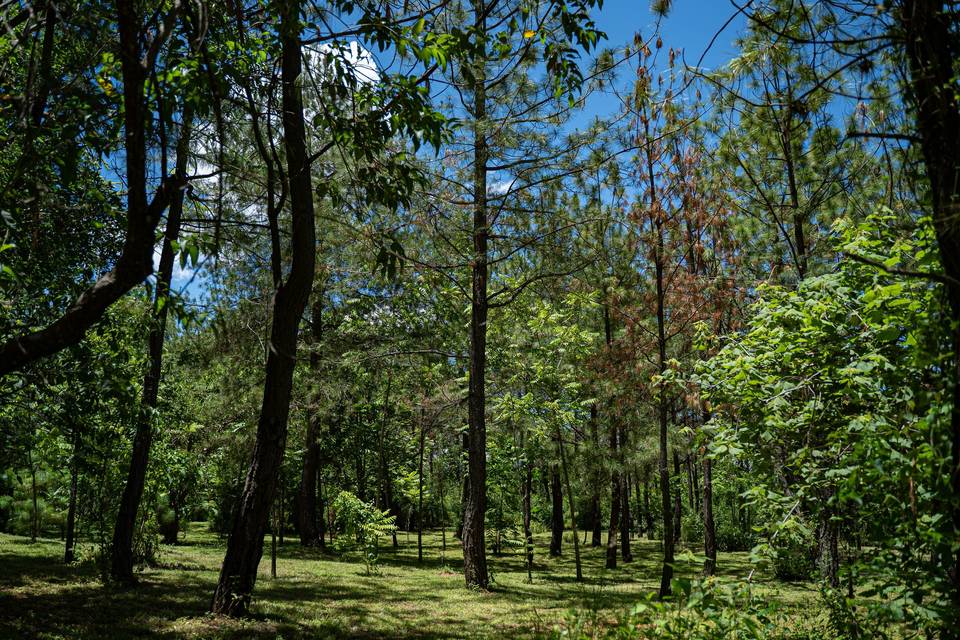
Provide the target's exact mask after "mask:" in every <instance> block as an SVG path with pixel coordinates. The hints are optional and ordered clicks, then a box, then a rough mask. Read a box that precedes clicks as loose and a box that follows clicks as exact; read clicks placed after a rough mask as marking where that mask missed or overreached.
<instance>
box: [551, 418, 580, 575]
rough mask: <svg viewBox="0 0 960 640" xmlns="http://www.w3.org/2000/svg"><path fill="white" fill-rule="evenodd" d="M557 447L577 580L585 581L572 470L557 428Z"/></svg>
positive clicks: (561, 435) (561, 436)
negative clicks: (572, 484)
mask: <svg viewBox="0 0 960 640" xmlns="http://www.w3.org/2000/svg"><path fill="white" fill-rule="evenodd" d="M557 447H559V449H560V466H561V468H562V470H563V482H564V484H565V485H566V487H567V502H568V503H569V505H570V530H571V531H573V560H574V563H575V564H576V567H577V582H583V569H582V567H581V566H580V539H579V538H578V537H577V511H576V506H575V504H574V501H573V488H572V487H571V485H570V471H569V468H568V466H567V454H566V449H565V447H564V446H563V434H562V433H560V430H559V428H558V429H557Z"/></svg>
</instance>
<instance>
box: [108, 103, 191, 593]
mask: <svg viewBox="0 0 960 640" xmlns="http://www.w3.org/2000/svg"><path fill="white" fill-rule="evenodd" d="M192 120H193V110H192V109H191V108H190V107H189V106H187V107H184V110H183V125H182V126H183V128H182V129H181V131H180V139H179V140H178V141H177V161H176V162H177V166H176V174H177V176H178V177H180V178H183V179H185V178H186V174H187V154H188V152H189V150H190V137H191V126H192ZM183 196H184V193H183V191H182V190H180V191H178V192H177V193H176V194H175V195H174V198H173V200H172V201H171V203H170V210H169V212H168V214H167V230H166V233H165V234H164V237H163V249H161V251H160V269H159V271H158V273H157V287H156V293H155V294H154V300H153V318H152V321H153V325H152V327H151V328H150V335H149V337H148V339H147V342H148V350H149V365H148V367H147V372H146V374H145V375H144V377H143V391H142V394H141V399H140V413H139V418H138V422H137V431H136V434H135V435H134V437H133V451H132V453H131V454H130V467H129V468H128V470H127V481H126V484H125V485H124V487H123V495H122V496H121V497H120V509H119V510H118V511H117V522H116V525H115V526H114V529H113V544H112V547H111V551H110V575H111V576H112V577H113V579H114V580H119V581H121V582H132V581H133V579H134V578H133V564H134V558H133V533H134V531H135V530H136V526H137V512H138V511H139V509H140V499H141V498H142V497H143V487H144V484H145V483H146V478H147V462H148V460H149V458H150V445H151V443H152V441H153V412H154V409H155V408H156V406H157V396H158V394H159V392H160V376H161V370H162V367H163V341H164V337H165V336H166V331H167V309H169V308H170V305H169V304H167V298H168V297H169V295H170V283H171V281H172V279H173V259H174V249H173V244H174V243H175V242H176V241H177V239H178V238H179V237H180V218H181V216H182V214H183Z"/></svg>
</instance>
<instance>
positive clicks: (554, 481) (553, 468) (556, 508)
mask: <svg viewBox="0 0 960 640" xmlns="http://www.w3.org/2000/svg"><path fill="white" fill-rule="evenodd" d="M558 445H559V443H558ZM550 505H551V508H550V555H551V556H559V555H560V554H561V553H562V552H563V492H562V490H561V488H560V470H559V469H558V468H557V465H555V464H554V465H550Z"/></svg>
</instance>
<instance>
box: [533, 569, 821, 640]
mask: <svg viewBox="0 0 960 640" xmlns="http://www.w3.org/2000/svg"><path fill="white" fill-rule="evenodd" d="M673 591H674V594H675V597H674V599H673V600H668V601H657V600H655V599H654V596H653V594H648V595H647V596H646V598H644V599H643V600H641V602H639V603H638V604H636V605H635V606H634V607H633V609H632V610H631V611H630V612H629V613H628V614H626V615H625V616H623V617H622V618H621V619H620V621H619V622H618V623H617V624H615V625H607V624H605V623H604V621H603V620H602V619H601V618H600V617H599V616H598V615H597V612H595V611H594V612H573V613H571V614H569V615H568V616H567V618H566V619H565V621H564V622H563V624H561V625H560V626H559V627H558V628H557V629H555V630H554V632H553V634H552V637H553V638H558V639H559V638H564V639H573V640H588V639H589V640H595V639H605V640H606V639H609V640H614V639H615V640H634V639H636V640H648V639H649V640H652V639H655V638H669V639H671V640H813V639H814V638H823V637H828V636H826V635H824V629H822V628H820V627H822V626H823V625H822V621H821V620H820V619H819V618H815V617H811V616H807V617H806V618H805V619H804V620H791V619H789V618H787V616H786V615H785V614H784V613H782V612H781V611H779V610H778V609H777V608H776V606H775V605H773V604H771V602H770V601H769V599H765V598H760V597H757V596H755V595H754V594H753V593H752V592H751V590H750V586H749V585H748V584H744V583H726V582H721V581H719V580H716V579H709V578H708V579H705V580H700V581H690V580H674V582H673Z"/></svg>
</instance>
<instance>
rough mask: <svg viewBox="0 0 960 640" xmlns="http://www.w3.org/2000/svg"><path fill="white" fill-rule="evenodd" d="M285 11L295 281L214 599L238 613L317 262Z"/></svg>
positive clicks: (277, 304)
mask: <svg viewBox="0 0 960 640" xmlns="http://www.w3.org/2000/svg"><path fill="white" fill-rule="evenodd" d="M280 14H281V15H280V25H279V33H280V43H281V49H282V53H281V76H282V102H283V131H284V142H285V148H286V157H287V165H288V172H287V173H288V176H289V182H290V189H289V192H290V212H291V221H292V228H291V234H290V237H291V245H292V251H291V256H292V264H291V268H290V273H289V275H288V276H287V281H286V282H285V283H281V284H280V285H279V286H278V287H277V290H276V293H275V295H274V304H273V324H272V328H271V332H270V349H269V351H268V355H267V363H266V375H265V376H264V387H263V401H262V405H261V409H260V420H259V421H258V424H257V439H256V443H255V445H254V450H253V460H252V461H251V463H250V469H249V471H248V473H247V479H246V483H245V485H244V489H243V494H242V495H241V498H240V508H239V509H238V510H237V516H236V520H235V521H234V525H233V530H232V532H231V534H230V540H229V542H228V544H227V553H226V556H225V557H224V560H223V568H222V569H221V571H220V580H219V582H218V584H217V588H216V591H215V592H214V594H213V603H212V605H211V608H212V610H213V612H214V613H216V614H227V615H232V616H241V615H243V614H244V613H245V612H246V611H247V608H248V607H249V604H250V598H251V595H252V593H253V587H254V584H255V582H256V578H257V568H258V566H259V565H260V559H261V557H262V555H263V536H264V533H265V531H266V526H267V520H268V518H269V515H270V506H271V503H272V502H273V498H274V494H275V492H276V489H277V480H278V476H279V472H280V464H281V462H282V461H283V453H284V448H285V445H286V439H287V419H288V417H289V413H290V397H291V394H292V390H293V372H294V368H295V365H296V353H297V335H298V332H299V328H300V318H301V317H302V316H303V311H304V309H305V307H306V305H307V299H308V298H309V296H310V285H311V282H312V281H313V275H314V267H315V262H316V242H315V239H316V231H315V228H314V211H313V188H312V184H311V179H310V161H309V158H308V156H307V146H306V130H305V126H304V120H303V102H302V98H301V95H300V77H301V47H300V11H299V3H298V2H296V1H295V0H287V2H284V3H283V5H282V8H281V12H280Z"/></svg>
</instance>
